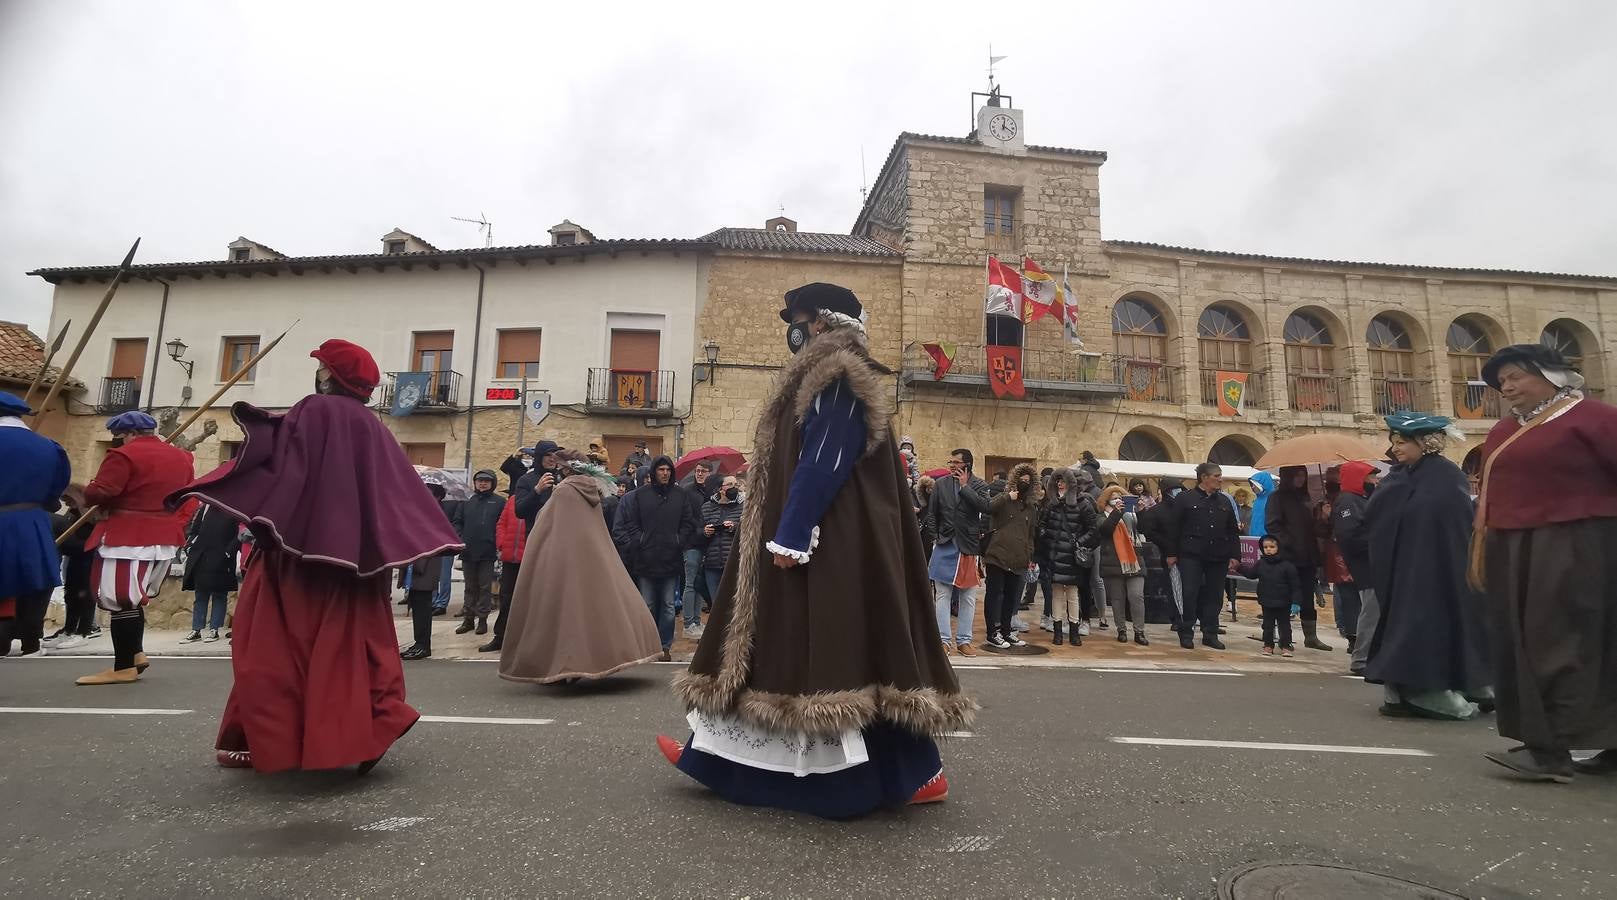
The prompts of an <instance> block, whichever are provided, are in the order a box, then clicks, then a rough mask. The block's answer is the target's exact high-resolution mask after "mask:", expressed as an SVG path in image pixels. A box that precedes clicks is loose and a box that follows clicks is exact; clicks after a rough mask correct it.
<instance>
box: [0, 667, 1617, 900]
mask: <svg viewBox="0 0 1617 900" xmlns="http://www.w3.org/2000/svg"><path fill="white" fill-rule="evenodd" d="M87 664H88V665H91V666H94V665H96V664H98V663H94V662H89V661H86V660H82V659H78V660H75V659H71V658H48V659H42V660H6V661H4V662H0V707H4V708H5V711H0V797H3V798H4V802H3V803H0V846H3V847H4V848H5V851H4V859H3V861H0V873H3V881H0V884H3V885H4V886H3V888H0V890H3V892H4V893H5V894H6V895H8V896H18V897H55V896H83V897H157V896H162V897H189V896H202V895H220V896H233V897H265V896H275V897H302V896H308V897H393V896H423V897H514V896H527V897H533V896H556V897H586V896H603V897H852V896H864V897H930V898H936V897H953V896H976V897H1103V898H1123V897H1210V896H1213V895H1214V892H1215V882H1216V880H1217V878H1218V876H1219V875H1220V874H1221V873H1223V872H1225V871H1226V870H1229V869H1232V868H1234V867H1237V866H1240V865H1242V864H1245V863H1249V862H1253V861H1258V860H1271V859H1273V860H1282V859H1293V860H1294V859H1304V860H1319V861H1333V862H1337V863H1343V864H1347V865H1352V866H1358V867H1363V868H1367V869H1373V870H1376V871H1380V872H1386V873H1389V874H1393V875H1397V876H1400V877H1403V878H1408V879H1411V880H1414V881H1418V882H1423V883H1428V884H1432V885H1435V886H1437V887H1441V888H1444V889H1446V890H1449V891H1453V892H1456V893H1460V894H1463V895H1466V896H1471V897H1521V896H1545V897H1573V896H1590V897H1599V896H1614V895H1617V831H1614V829H1613V821H1614V819H1617V781H1613V782H1602V781H1598V780H1595V779H1584V780H1582V781H1579V782H1578V783H1575V784H1573V785H1569V786H1552V785H1534V784H1522V783H1518V782H1515V781H1511V780H1509V779H1508V778H1507V777H1505V773H1504V770H1502V769H1498V770H1496V768H1495V767H1494V766H1492V765H1491V764H1489V763H1487V762H1486V761H1485V760H1483V759H1482V758H1481V756H1480V754H1481V752H1482V751H1483V750H1487V749H1494V748H1496V747H1501V746H1505V742H1503V741H1501V740H1500V739H1499V738H1498V737H1497V735H1495V734H1494V732H1493V729H1492V727H1491V724H1490V722H1489V721H1487V720H1481V721H1477V722H1470V723H1430V722H1421V721H1409V720H1389V719H1382V718H1380V717H1378V716H1377V715H1376V713H1375V708H1376V701H1377V692H1376V690H1375V689H1374V688H1371V687H1368V686H1366V685H1364V684H1362V683H1360V682H1358V681H1355V680H1350V679H1345V678H1341V677H1336V676H1326V675H1248V676H1239V675H1224V676H1217V675H1207V674H1187V675H1174V674H1162V673H1139V672H1106V671H1096V670H1093V669H1089V670H1085V669H1059V670H1050V669H969V670H962V675H961V677H962V679H963V681H964V682H965V684H966V686H967V688H968V689H969V690H971V691H972V692H973V693H974V694H975V695H976V696H977V697H978V699H979V700H980V701H981V702H982V704H983V706H984V709H983V712H982V714H981V716H980V718H979V722H978V724H977V726H976V728H975V731H974V733H973V734H971V735H970V736H966V737H959V738H955V739H951V740H949V741H948V742H947V743H946V745H945V746H944V760H945V767H946V771H947V773H948V775H949V777H950V782H951V796H950V799H949V800H948V802H946V803H943V804H940V805H936V806H930V807H918V808H910V809H907V810H904V811H901V812H897V813H891V814H879V815H875V816H872V817H869V818H866V819H863V820H860V821H856V822H849V823H831V822H824V821H820V820H817V819H813V818H808V817H802V816H796V815H789V814H783V813H779V812H775V811H772V810H759V809H748V808H740V807H735V806H731V805H728V804H726V803H724V802H722V801H719V800H717V799H716V798H714V797H712V796H711V795H708V794H707V793H705V792H704V791H703V790H702V789H701V788H700V787H699V786H697V785H696V784H695V783H694V782H691V781H689V780H688V779H686V778H685V777H684V776H683V775H680V774H679V773H678V772H676V771H675V770H673V769H672V768H670V767H669V766H668V765H667V764H666V763H665V762H663V760H662V758H661V757H660V756H659V755H658V754H657V752H656V750H655V747H654V745H653V743H652V738H653V736H654V735H655V734H656V733H657V732H659V731H665V732H669V733H672V734H675V735H677V736H680V737H683V736H684V730H683V717H682V715H681V712H680V710H679V708H678V706H677V704H676V703H675V702H674V701H673V699H672V698H671V696H670V694H669V693H668V689H667V681H668V679H669V678H670V677H671V676H672V674H673V673H674V671H676V669H675V667H673V666H646V667H643V668H641V669H638V670H633V671H631V672H629V673H627V674H626V675H624V676H621V677H617V678H614V679H612V680H609V681H607V682H605V683H603V684H601V685H599V686H597V687H594V688H592V689H584V690H580V689H568V688H560V687H537V686H523V685H514V684H509V683H506V682H502V681H500V680H499V679H498V678H496V677H495V674H494V667H493V666H491V665H487V664H479V663H467V662H448V661H443V662H437V661H429V662H424V663H419V664H415V665H411V666H407V667H406V668H407V672H408V677H409V690H410V699H411V701H412V702H413V703H414V704H415V705H416V706H417V707H418V708H419V709H420V710H421V711H422V712H423V713H424V714H428V715H443V716H469V717H499V718H513V717H514V718H526V719H550V720H553V721H552V722H551V723H550V724H512V723H495V724H482V723H440V722H423V723H422V724H420V725H418V726H417V727H416V728H415V730H413V731H412V732H411V733H410V734H409V735H406V737H405V738H404V740H402V741H401V742H400V743H399V744H398V745H396V746H395V747H394V749H393V751H392V752H391V753H389V754H388V756H387V758H386V760H385V761H384V762H383V763H382V765H381V766H380V767H379V768H378V769H377V770H376V771H375V772H373V773H372V774H371V775H369V776H367V777H365V778H357V777H355V776H354V775H353V774H352V773H349V772H322V773H288V774H285V775H280V776H258V775H256V774H254V773H252V772H250V771H239V770H224V769H219V768H217V767H216V766H215V765H214V763H213V751H212V746H213V744H212V740H213V736H214V729H215V728H216V726H217V723H218V711H219V710H220V708H221V707H222V705H223V701H224V698H225V694H226V692H227V690H228V687H229V683H230V669H229V663H228V662H227V661H223V660H207V659H186V660H157V661H156V664H155V665H154V667H153V669H152V670H151V671H150V672H149V673H147V676H146V678H145V679H144V680H143V681H142V682H141V683H140V684H138V685H135V686H129V687H108V688H96V689H90V688H76V687H74V686H73V685H72V683H71V682H72V678H73V676H75V675H78V674H80V673H81V672H82V671H86V670H87V669H86V666H87ZM39 707H47V708H67V707H79V708H85V707H105V708H118V709H133V708H144V709H156V710H190V711H191V712H188V713H181V714H154V715H110V714H102V713H91V714H73V715H67V714H47V713H39V712H16V711H10V710H13V709H16V708H39ZM1117 738H1135V739H1144V740H1159V739H1178V740H1218V741H1247V742H1279V743H1306V744H1322V745H1340V746H1344V747H1374V748H1397V749H1402V750H1408V751H1423V752H1425V753H1429V754H1432V755H1430V756H1415V755H1370V754H1361V753H1329V752H1320V751H1317V750H1302V751H1300V750H1285V749H1265V748H1256V747H1247V746H1237V747H1206V746H1164V745H1157V744H1149V743H1146V744H1141V743H1119V742H1117V741H1116V740H1115V739H1117Z"/></svg>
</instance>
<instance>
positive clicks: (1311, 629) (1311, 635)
mask: <svg viewBox="0 0 1617 900" xmlns="http://www.w3.org/2000/svg"><path fill="white" fill-rule="evenodd" d="M1303 646H1304V647H1307V648H1308V649H1310V650H1327V651H1328V650H1331V649H1333V648H1332V647H1331V645H1330V644H1327V643H1325V642H1324V641H1322V640H1320V639H1319V622H1318V621H1314V622H1304V623H1303Z"/></svg>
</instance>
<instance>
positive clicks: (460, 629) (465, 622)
mask: <svg viewBox="0 0 1617 900" xmlns="http://www.w3.org/2000/svg"><path fill="white" fill-rule="evenodd" d="M476 627H477V626H476V625H473V624H472V619H471V617H470V616H467V617H466V618H464V619H461V620H460V624H459V625H457V626H455V633H456V634H465V633H467V632H468V631H471V630H472V629H473V628H476Z"/></svg>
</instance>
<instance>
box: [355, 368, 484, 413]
mask: <svg viewBox="0 0 1617 900" xmlns="http://www.w3.org/2000/svg"><path fill="white" fill-rule="evenodd" d="M401 379H402V380H403V382H404V384H403V389H406V390H408V389H413V388H415V387H416V386H417V385H420V390H421V398H420V399H419V400H417V401H416V403H415V409H414V410H413V412H417V413H451V412H458V411H461V410H464V409H465V408H466V407H465V406H462V405H461V403H460V373H459V372H453V371H449V370H447V369H443V370H440V371H436V372H388V373H387V380H386V382H384V383H383V384H382V395H381V397H380V398H379V399H378V400H377V403H376V406H377V408H378V409H380V410H382V411H383V412H386V411H388V410H391V409H392V408H393V400H394V398H395V396H397V394H398V391H399V390H400V389H401V385H400V380H401ZM423 379H424V380H425V383H424V384H422V381H423Z"/></svg>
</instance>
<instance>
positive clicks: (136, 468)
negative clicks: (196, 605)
mask: <svg viewBox="0 0 1617 900" xmlns="http://www.w3.org/2000/svg"><path fill="white" fill-rule="evenodd" d="M107 430H108V431H110V432H112V449H111V450H108V451H107V456H106V458H105V459H103V460H102V461H101V468H100V469H98V470H97V471H96V473H95V479H94V480H93V481H91V482H90V483H89V484H88V485H86V486H85V488H84V499H85V502H86V503H90V504H92V505H94V506H99V507H101V509H102V510H103V511H105V512H106V513H107V518H106V519H105V520H103V521H102V522H101V523H99V524H98V525H96V526H95V530H94V531H91V532H90V539H89V540H88V541H86V542H85V549H86V550H90V551H94V552H95V554H96V562H95V563H94V564H93V567H92V569H91V573H90V589H91V591H92V592H94V594H95V597H96V604H97V605H98V606H100V607H101V608H102V609H104V610H107V611H108V612H109V613H111V618H112V623H111V630H112V667H111V668H110V669H107V670H105V671H102V672H97V673H95V674H94V675H85V676H83V677H82V678H80V679H78V683H79V684H84V685H99V684H130V683H132V682H134V681H136V680H138V679H139V678H140V673H142V672H144V671H146V668H147V662H146V654H145V653H144V652H143V650H142V647H143V643H144V640H145V635H146V609H145V607H146V603H147V602H148V601H150V600H151V599H152V598H153V597H155V596H157V592H158V590H160V589H161V588H162V586H163V579H164V578H165V577H167V575H168V569H169V566H170V565H171V564H172V563H173V562H174V557H175V556H177V555H178V554H179V552H180V547H181V546H183V545H184V544H185V523H186V520H187V519H188V518H189V513H190V511H191V510H192V509H194V508H195V504H192V505H190V506H187V507H182V508H181V509H180V510H179V511H177V512H176V511H170V510H169V509H168V508H166V507H165V506H164V504H163V501H164V499H165V498H166V497H167V496H168V495H169V494H170V493H172V492H174V491H176V490H178V489H180V488H182V487H184V486H185V485H186V484H189V483H190V481H191V479H192V478H193V477H195V473H194V472H193V470H192V459H191V454H189V453H187V452H185V451H184V450H181V449H180V448H178V447H175V446H173V445H171V444H167V443H164V442H163V440H162V439H161V438H159V437H158V436H157V420H156V419H154V418H152V417H151V416H149V415H147V414H146V413H143V412H141V411H139V410H131V411H129V412H125V413H119V414H118V415H116V416H113V417H112V418H111V419H108V420H107Z"/></svg>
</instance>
